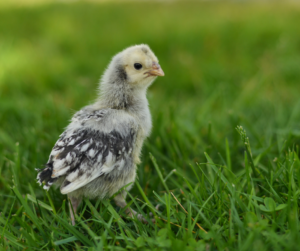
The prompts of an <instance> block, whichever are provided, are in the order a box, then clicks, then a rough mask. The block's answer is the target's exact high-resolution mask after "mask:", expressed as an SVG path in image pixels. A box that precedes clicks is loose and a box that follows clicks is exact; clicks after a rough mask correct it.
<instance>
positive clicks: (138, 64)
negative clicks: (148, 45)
mask: <svg viewBox="0 0 300 251" xmlns="http://www.w3.org/2000/svg"><path fill="white" fill-rule="evenodd" d="M133 66H134V68H135V69H136V70H140V69H142V67H143V66H142V65H141V64H140V63H135V64H134V65H133Z"/></svg>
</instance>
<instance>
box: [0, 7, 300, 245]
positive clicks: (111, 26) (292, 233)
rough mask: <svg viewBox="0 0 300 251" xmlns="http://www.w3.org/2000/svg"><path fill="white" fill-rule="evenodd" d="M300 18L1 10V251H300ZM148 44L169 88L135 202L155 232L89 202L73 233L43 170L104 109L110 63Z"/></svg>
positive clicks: (252, 13) (154, 90) (157, 94)
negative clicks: (90, 112)
mask: <svg viewBox="0 0 300 251" xmlns="http://www.w3.org/2000/svg"><path fill="white" fill-rule="evenodd" d="M299 11H300V7H299V6H297V5H283V4H281V5H279V4H277V5H271V4H250V3H197V2H189V3H186V2H177V3H170V2H166V3H162V2H153V3H151V2H141V3H138V2H136V3H123V4H116V3H111V4H109V3H105V4H99V5H97V4H92V3H90V4H88V3H73V4H49V5H39V6H37V7H27V8H25V7H24V8H13V7H7V8H3V9H2V10H0V125H1V127H0V175H1V176H0V212H1V214H0V235H1V239H0V249H1V250H89V251H92V250H126V249H127V250H172V251H173V250H174V251H176V250H180V251H183V250H230V251H231V250H242V251H243V250H256V251H258V250H280V251H281V250H298V248H297V247H298V245H299V238H300V233H299V230H300V227H299V223H300V221H299V203H300V202H299V194H300V161H299V142H300V100H299V83H300V33H299V23H300V15H299ZM139 43H147V44H149V45H150V46H151V48H152V49H153V50H154V52H155V53H156V55H157V56H158V58H159V59H160V64H161V66H162V68H163V70H164V71H165V74H166V76H165V77H164V78H159V79H157V81H156V82H155V83H154V85H153V86H151V88H150V89H149V93H148V98H149V102H150V107H151V112H152V115H153V132H152V134H151V137H150V138H149V139H148V140H147V141H146V143H145V145H144V148H143V156H142V164H140V165H139V168H138V179H137V181H136V183H135V185H134V187H133V189H132V190H131V192H130V194H129V196H128V199H127V201H128V202H129V203H130V204H131V206H132V207H133V208H134V209H136V210H137V211H139V212H140V213H143V214H144V215H145V217H146V218H147V217H148V216H147V215H148V213H149V212H153V213H154V215H155V218H156V219H157V224H152V223H151V224H149V225H143V224H141V223H140V222H138V221H137V220H135V219H128V218H126V217H123V218H120V217H119V213H120V214H121V215H123V216H124V213H123V211H122V210H120V209H119V208H117V207H116V206H115V205H114V204H113V203H112V204H111V200H105V201H89V200H85V201H84V202H83V203H82V205H81V207H80V209H79V214H78V218H77V225H76V226H75V227H73V226H71V225H70V224H69V213H68V207H67V200H66V197H65V196H63V195H61V194H60V192H59V190H55V189H53V188H51V189H50V190H49V192H48V193H46V192H45V191H44V190H43V189H41V187H39V186H38V184H37V183H36V181H35V177H36V172H35V171H34V168H40V167H41V165H43V164H44V163H46V161H47V159H48V155H49V153H50V151H51V148H52V146H53V144H54V143H55V141H56V140H57V138H58V136H59V134H60V133H61V132H62V131H63V129H64V127H66V126H67V124H68V121H69V119H70V117H71V116H72V114H73V112H74V111H76V110H78V109H80V108H81V107H82V106H84V105H87V104H89V103H90V102H92V101H93V100H94V99H95V98H96V88H97V82H98V80H99V78H100V75H101V74H102V72H103V70H104V69H105V67H106V65H107V64H108V62H109V60H110V58H111V57H112V56H113V55H114V54H115V53H117V52H119V51H120V50H122V49H124V48H125V47H127V46H129V45H132V44H139ZM240 126H242V127H240ZM250 144H251V146H250ZM175 170H176V171H175ZM156 204H160V205H161V207H160V209H159V210H158V211H157V210H156V209H155V205H156ZM182 207H183V208H184V209H183V208H182ZM202 228H203V229H204V230H202Z"/></svg>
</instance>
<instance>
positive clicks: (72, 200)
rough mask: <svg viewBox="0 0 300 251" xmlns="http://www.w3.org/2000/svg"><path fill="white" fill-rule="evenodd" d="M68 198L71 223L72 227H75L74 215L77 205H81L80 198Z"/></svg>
mask: <svg viewBox="0 0 300 251" xmlns="http://www.w3.org/2000/svg"><path fill="white" fill-rule="evenodd" d="M68 198H69V209H70V216H71V221H72V225H73V226H75V216H74V214H76V212H77V208H78V206H79V204H80V203H81V201H82V198H74V197H71V196H68ZM71 204H72V206H71ZM72 207H73V210H74V213H73V210H72Z"/></svg>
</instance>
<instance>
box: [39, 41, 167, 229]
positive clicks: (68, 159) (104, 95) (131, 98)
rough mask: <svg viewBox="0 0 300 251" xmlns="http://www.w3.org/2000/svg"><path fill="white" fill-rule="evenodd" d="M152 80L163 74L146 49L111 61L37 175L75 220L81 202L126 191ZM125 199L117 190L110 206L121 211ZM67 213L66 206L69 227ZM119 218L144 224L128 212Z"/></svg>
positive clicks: (147, 125)
mask: <svg viewBox="0 0 300 251" xmlns="http://www.w3.org/2000/svg"><path fill="white" fill-rule="evenodd" d="M157 76H164V72H163V70H162V69H161V67H160V65H159V64H158V59H157V57H156V56H155V55H154V53H153V52H152V51H151V49H150V48H149V46H148V45H145V44H141V45H135V46H131V47H129V48H127V49H125V50H123V51H122V52H120V53H118V54H117V55H116V56H114V57H113V59H112V61H111V62H110V64H109V66H108V68H107V70H106V71H105V72H104V74H103V76H102V79H101V81H100V95H99V98H98V100H97V101H96V102H95V103H94V104H92V105H89V106H86V107H84V108H83V109H82V110H80V111H79V112H77V113H75V115H74V116H73V118H72V120H71V123H70V124H69V125H68V127H67V128H66V130H65V131H64V132H63V133H62V134H61V135H60V138H59V139H58V141H57V142H56V144H55V145H54V147H53V149H52V152H51V153H50V157H49V160H48V163H47V164H46V167H45V168H44V169H38V170H37V171H38V175H37V180H38V182H39V184H40V185H41V184H42V183H44V187H43V188H44V189H46V190H48V189H49V188H50V186H51V185H52V184H54V183H56V184H58V185H59V186H60V192H61V193H62V194H67V195H68V198H69V200H70V202H71V204H72V207H73V210H74V213H75V214H76V211H77V207H78V206H79V204H80V202H81V200H82V198H83V197H87V198H100V199H103V198H105V197H111V196H112V195H114V194H115V193H117V192H118V191H119V190H120V189H121V188H123V187H124V186H126V185H128V184H129V183H131V184H130V185H129V186H127V187H126V190H127V191H128V190H129V189H130V188H131V187H132V183H133V182H134V180H135V177H136V168H137V164H139V163H140V159H139V156H140V153H141V149H142V145H143V141H144V140H145V138H146V137H148V136H149V134H150V131H151V127H152V123H151V114H150V111H149V108H148V101H147V98H146V91H147V88H148V87H149V86H150V85H151V84H152V82H153V81H154V80H155V79H156V77H157ZM125 197H126V191H125V190H122V192H121V193H119V194H118V195H117V196H115V197H114V200H115V203H116V205H117V206H119V207H121V208H124V207H126V201H125ZM69 206H70V205H69ZM73 210H72V208H71V206H70V215H71V220H72V224H73V225H75V218H74V214H73ZM125 212H126V214H127V215H129V216H132V215H136V216H137V218H138V219H139V220H141V221H143V222H145V219H144V218H143V217H142V215H137V213H136V212H135V211H134V210H132V209H131V208H127V209H126V211H125Z"/></svg>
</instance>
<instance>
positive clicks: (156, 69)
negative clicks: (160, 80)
mask: <svg viewBox="0 0 300 251" xmlns="http://www.w3.org/2000/svg"><path fill="white" fill-rule="evenodd" d="M146 73H147V74H149V75H148V76H165V73H164V71H163V70H162V68H161V67H160V65H159V64H158V63H156V62H153V63H152V69H151V70H150V71H147V72H145V74H146Z"/></svg>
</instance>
